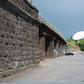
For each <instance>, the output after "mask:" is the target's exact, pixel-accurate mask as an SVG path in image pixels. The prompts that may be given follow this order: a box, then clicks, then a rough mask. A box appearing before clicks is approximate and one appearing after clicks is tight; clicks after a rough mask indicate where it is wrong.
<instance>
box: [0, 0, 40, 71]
mask: <svg viewBox="0 0 84 84" xmlns="http://www.w3.org/2000/svg"><path fill="white" fill-rule="evenodd" d="M10 1H12V2H13V1H22V0H10ZM17 5H18V3H17ZM18 6H19V5H18ZM26 6H27V5H26ZM27 8H28V9H30V10H31V11H32V9H31V8H29V7H27ZM24 9H25V10H26V8H24ZM24 9H23V10H24ZM25 10H24V11H25ZM27 13H29V12H28V11H27ZM33 15H34V13H33ZM38 32H39V31H38V24H35V23H34V22H33V21H32V20H31V19H29V20H26V19H25V18H23V17H21V16H20V15H18V14H17V13H16V12H14V11H12V10H10V9H9V8H7V7H6V6H4V5H2V4H1V3H0V69H2V70H8V69H12V68H18V67H22V66H25V65H29V64H33V63H36V62H37V61H38V48H37V47H38V46H37V44H38Z"/></svg>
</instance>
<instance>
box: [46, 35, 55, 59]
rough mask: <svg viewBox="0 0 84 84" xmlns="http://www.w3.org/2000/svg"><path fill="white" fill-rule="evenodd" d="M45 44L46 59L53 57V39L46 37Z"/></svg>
mask: <svg viewBox="0 0 84 84" xmlns="http://www.w3.org/2000/svg"><path fill="white" fill-rule="evenodd" d="M45 41H46V44H45V47H46V50H45V51H46V57H49V58H50V57H54V53H53V51H54V40H53V38H51V37H49V36H46V40H45Z"/></svg>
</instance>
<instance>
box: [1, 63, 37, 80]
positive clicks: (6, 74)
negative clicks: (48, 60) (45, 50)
mask: <svg viewBox="0 0 84 84" xmlns="http://www.w3.org/2000/svg"><path fill="white" fill-rule="evenodd" d="M37 65H38V64H31V65H28V66H24V67H20V68H16V69H10V70H6V71H3V72H0V78H4V77H8V76H11V75H13V74H16V73H18V72H21V71H24V70H26V69H28V68H34V67H36V66H37Z"/></svg>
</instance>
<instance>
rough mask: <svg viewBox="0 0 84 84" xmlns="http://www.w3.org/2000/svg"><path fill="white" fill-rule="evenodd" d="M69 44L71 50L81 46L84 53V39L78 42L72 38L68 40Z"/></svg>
mask: <svg viewBox="0 0 84 84" xmlns="http://www.w3.org/2000/svg"><path fill="white" fill-rule="evenodd" d="M67 43H68V47H69V48H76V47H77V46H79V47H80V49H81V51H84V39H83V40H80V41H79V42H78V41H75V40H73V39H72V38H70V39H68V40H67Z"/></svg>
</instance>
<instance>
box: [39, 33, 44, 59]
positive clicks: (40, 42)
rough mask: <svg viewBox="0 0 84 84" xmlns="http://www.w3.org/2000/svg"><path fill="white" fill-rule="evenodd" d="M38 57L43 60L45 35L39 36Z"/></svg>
mask: <svg viewBox="0 0 84 84" xmlns="http://www.w3.org/2000/svg"><path fill="white" fill-rule="evenodd" d="M39 56H40V59H41V60H43V59H44V58H45V34H44V33H42V34H40V35H39Z"/></svg>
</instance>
